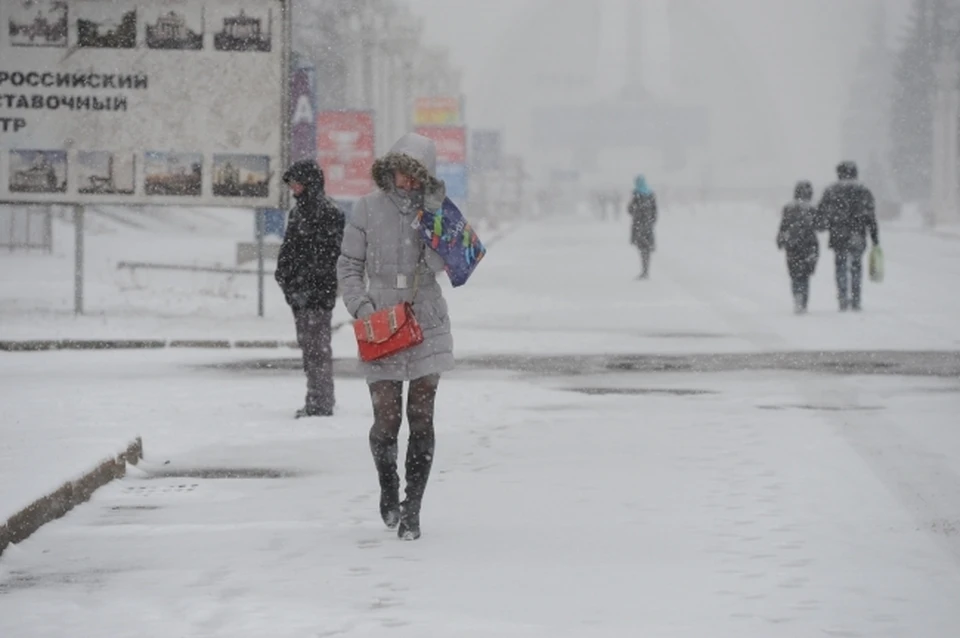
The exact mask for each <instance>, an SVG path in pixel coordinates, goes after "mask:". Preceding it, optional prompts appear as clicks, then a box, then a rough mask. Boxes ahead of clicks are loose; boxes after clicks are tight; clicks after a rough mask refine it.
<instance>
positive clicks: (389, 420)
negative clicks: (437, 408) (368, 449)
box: [370, 375, 440, 441]
mask: <svg viewBox="0 0 960 638" xmlns="http://www.w3.org/2000/svg"><path fill="white" fill-rule="evenodd" d="M439 383H440V375H430V376H426V377H420V378H419V379H414V380H413V381H411V382H410V388H409V390H408V391H407V422H408V423H409V424H410V436H415V435H416V436H429V435H433V410H434V402H435V399H436V397H437V386H438V385H439ZM370 398H371V399H372V401H373V427H372V428H370V438H371V439H381V440H388V441H389V440H393V441H396V439H397V437H398V436H399V435H400V426H401V425H402V424H403V382H402V381H375V382H374V383H371V384H370Z"/></svg>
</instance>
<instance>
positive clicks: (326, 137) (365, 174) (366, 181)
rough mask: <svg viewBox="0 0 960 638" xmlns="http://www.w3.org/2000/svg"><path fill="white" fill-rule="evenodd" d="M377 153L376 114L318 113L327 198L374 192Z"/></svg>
mask: <svg viewBox="0 0 960 638" xmlns="http://www.w3.org/2000/svg"><path fill="white" fill-rule="evenodd" d="M375 152H376V151H375V147H374V125H373V113H372V112H370V111H321V112H320V113H318V114H317V161H318V162H319V163H320V166H321V168H323V174H324V177H325V178H326V191H327V195H330V196H331V197H362V196H364V195H366V194H367V193H369V192H370V191H372V190H373V189H374V184H373V178H372V177H371V176H370V169H371V168H372V167H373V160H374V154H375Z"/></svg>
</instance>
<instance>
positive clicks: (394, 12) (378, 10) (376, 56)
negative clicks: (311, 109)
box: [294, 0, 461, 153]
mask: <svg viewBox="0 0 960 638" xmlns="http://www.w3.org/2000/svg"><path fill="white" fill-rule="evenodd" d="M422 33H423V25H422V21H421V19H420V18H418V17H417V16H415V15H414V14H413V13H412V11H411V10H410V8H409V7H408V6H407V4H406V3H405V2H403V0H351V1H350V2H346V1H344V0H298V1H297V2H296V3H295V5H294V50H295V51H297V52H298V53H300V54H301V55H303V57H305V58H307V59H309V60H310V61H312V62H313V64H314V65H315V67H316V83H317V108H318V109H319V110H331V109H364V110H371V111H373V112H374V114H375V118H376V140H377V152H378V153H383V152H385V151H386V150H387V148H389V146H390V144H392V142H393V141H394V140H396V139H397V138H398V137H399V136H400V135H402V134H403V133H405V132H406V131H408V130H409V129H410V124H411V121H412V107H413V101H414V98H416V97H418V96H433V95H450V96H460V94H461V74H460V72H459V71H458V70H457V69H455V68H454V67H453V65H452V63H451V61H450V58H449V52H448V51H446V50H445V49H442V48H436V47H428V46H427V45H426V44H425V43H424V42H423V39H422Z"/></svg>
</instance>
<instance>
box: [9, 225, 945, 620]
mask: <svg viewBox="0 0 960 638" xmlns="http://www.w3.org/2000/svg"><path fill="white" fill-rule="evenodd" d="M776 223H777V219H776V213H775V212H771V211H763V210H759V209H755V208H751V207H743V208H733V207H713V208H690V209H683V210H679V209H677V210H672V211H671V210H668V211H665V212H664V215H663V220H662V223H661V226H660V227H659V234H658V242H659V250H658V252H657V253H656V255H655V258H654V264H653V266H654V267H653V279H651V280H650V281H643V282H641V281H636V280H634V279H633V277H634V276H635V273H636V271H637V270H638V266H639V263H638V261H639V260H638V259H637V257H636V255H635V253H634V252H633V251H632V250H631V248H630V247H629V246H628V245H627V242H626V239H627V231H626V228H625V225H626V221H625V220H624V219H621V221H620V222H619V223H616V224H615V223H610V222H608V223H605V224H602V223H597V222H591V221H589V220H585V219H557V220H551V221H547V222H544V223H538V224H536V225H533V224H527V225H521V226H520V227H519V228H518V229H517V230H515V231H514V232H513V233H511V234H510V235H508V236H506V237H505V238H503V239H502V240H500V241H498V242H496V243H495V244H494V246H493V247H492V248H491V250H490V254H489V256H488V258H487V260H486V261H485V262H484V263H483V264H482V265H481V267H480V269H479V270H478V271H477V275H476V278H475V279H474V280H472V281H471V282H470V284H468V285H467V286H466V287H464V288H462V289H458V290H452V291H450V297H449V298H450V306H451V314H452V317H453V322H454V329H455V336H456V341H457V351H458V354H460V355H461V356H463V357H471V356H483V355H493V354H538V355H559V354H626V353H722V352H748V353H749V352H778V351H792V350H804V351H813V352H818V351H823V350H836V349H839V350H869V351H878V350H917V351H921V350H922V351H944V352H956V351H957V350H958V349H960V348H958V346H960V296H958V295H957V294H956V282H957V281H958V280H960V279H958V275H960V242H958V241H957V240H956V239H954V238H951V237H940V236H934V235H931V234H929V233H926V232H923V231H920V230H919V229H914V228H910V227H908V226H906V225H902V226H901V227H894V226H889V227H887V226H884V227H883V228H881V239H882V243H883V245H884V248H885V250H886V256H887V273H888V276H887V279H886V281H885V282H883V283H882V284H879V285H878V284H872V283H869V282H868V283H866V291H865V296H864V306H865V311H864V312H863V313H860V314H840V313H838V312H836V310H835V303H834V301H833V290H832V282H831V279H832V264H830V263H829V261H828V258H829V257H830V253H826V252H825V254H824V257H823V258H822V260H821V264H820V267H819V269H818V273H817V276H816V280H815V282H814V289H813V298H812V312H811V314H810V315H809V316H805V317H795V316H793V315H792V313H791V303H790V299H789V294H788V284H787V281H786V273H785V270H786V269H785V266H784V264H783V257H782V254H780V253H778V252H776V250H775V248H774V241H773V238H774V234H775V230H776ZM61 231H63V228H61ZM111 237H112V238H113V239H112V240H111V239H110V238H109V237H108V236H107V235H106V234H104V235H101V236H96V237H91V238H90V239H89V241H88V248H89V249H90V251H91V254H92V256H91V262H92V264H90V266H89V275H90V282H89V288H88V290H89V291H91V299H90V301H91V303H90V307H91V308H92V309H93V308H97V310H96V311H94V310H91V313H92V314H91V316H88V317H84V318H80V319H75V318H73V317H72V316H70V315H69V313H68V312H67V309H68V308H69V303H70V299H72V293H71V292H70V265H71V261H70V260H71V255H70V254H69V250H67V251H66V252H61V253H60V254H58V255H55V256H54V257H52V258H51V257H43V256H39V255H34V256H22V255H15V256H12V257H8V256H6V255H4V256H2V257H0V262H2V263H5V264H6V263H14V262H15V263H16V266H15V268H16V272H17V273H18V275H17V277H11V276H10V275H7V276H5V277H4V278H3V279H2V281H0V299H2V300H3V301H2V306H0V338H6V339H27V338H61V337H74V338H100V337H102V338H126V337H137V338H167V339H176V338H200V337H202V338H215V339H234V338H282V339H289V338H292V326H291V325H289V324H290V322H289V319H288V313H287V311H286V309H285V308H284V307H283V305H282V299H280V298H279V295H278V294H277V293H276V291H275V290H274V289H273V287H272V286H268V293H269V294H268V311H267V317H266V318H265V319H262V320H261V319H257V318H256V317H255V316H254V310H255V287H254V282H253V280H252V279H249V278H248V279H243V280H239V279H238V280H237V281H235V282H233V283H231V284H230V285H231V286H233V287H234V288H232V290H234V292H235V293H236V294H235V295H234V296H233V297H229V298H228V299H227V300H225V301H224V300H220V299H218V300H216V301H209V302H207V301H204V299H203V298H202V297H199V296H198V294H197V292H198V289H202V288H203V286H202V285H200V284H199V283H198V280H197V279H195V278H194V279H191V278H190V276H187V278H186V279H178V277H182V276H181V275H173V274H164V275H161V274H157V273H153V274H151V275H150V279H149V281H148V282H146V283H144V284H143V285H142V287H141V288H140V289H138V290H136V291H135V292H134V293H130V294H125V293H124V290H123V286H124V285H126V284H124V283H123V281H122V279H118V275H117V273H116V271H115V262H116V260H119V259H134V258H138V259H147V258H148V257H147V256H146V255H149V254H152V253H150V251H156V253H155V254H156V255H158V256H162V255H163V254H168V253H170V254H172V253H173V252H175V251H176V250H177V247H178V246H181V242H182V241H185V240H184V239H183V238H182V237H180V236H178V235H177V234H176V233H170V234H169V235H164V234H158V233H156V232H152V233H150V234H149V235H148V234H145V233H139V232H132V231H130V232H126V231H125V232H118V233H113V234H112V235H111ZM121 240H122V241H121ZM196 241H197V244H196V246H197V251H199V250H203V251H207V253H205V254H211V253H212V252H215V251H219V252H220V254H222V255H224V256H223V257H222V259H224V260H227V259H228V258H229V256H230V254H231V251H232V250H233V248H232V243H231V242H235V241H236V239H234V238H224V240H223V242H224V245H223V246H221V247H220V248H215V247H214V248H211V245H212V244H216V241H214V239H213V238H211V237H209V236H207V237H205V238H204V241H202V242H201V238H200V237H197V238H196ZM98 242H99V243H98ZM182 245H183V246H187V245H188V244H187V243H183V244H182ZM192 250H193V249H190V251H192ZM98 251H100V252H98ZM190 251H186V252H185V253H184V255H185V254H187V253H189V252H190ZM97 254H99V257H98V256H96V255H97ZM184 258H185V257H183V256H182V255H181V259H184ZM8 259H9V260H11V261H9V262H8V261H7V260H8ZM98 263H99V264H100V265H99V266H97V265H96V264H98ZM23 266H34V268H23ZM44 268H46V269H47V270H44ZM5 272H8V273H12V272H13V270H7V269H5ZM41 272H45V273H46V274H44V275H42V276H40V275H38V274H36V273H41ZM61 277H65V280H64V281H60V279H61ZM31 278H33V279H31ZM43 281H47V282H48V284H49V288H47V289H46V292H36V293H34V292H33V290H34V289H33V287H32V286H33V284H37V285H41V286H42V285H43V283H42V282H43ZM31 282H32V283H31ZM21 290H22V291H27V292H28V293H29V294H32V295H33V296H32V297H30V296H29V295H28V296H27V297H24V298H21V297H18V296H17V294H18V291H21ZM25 294H26V293H25ZM334 347H335V355H336V356H337V357H339V358H343V359H348V358H350V357H353V356H354V354H355V347H354V345H353V343H352V342H351V338H350V334H349V331H346V330H343V331H340V333H338V335H337V337H336V339H335V344H334ZM293 354H294V353H292V352H289V351H287V352H282V351H223V352H220V351H199V350H196V351H194V350H184V351H181V350H161V351H145V352H140V351H126V352H45V353H6V354H3V353H0V405H2V406H3V407H2V409H0V413H2V421H0V436H2V441H3V445H2V447H0V483H2V484H3V485H4V486H6V487H4V489H3V490H0V515H3V516H7V515H9V514H10V513H12V512H13V511H14V510H15V509H16V508H18V507H20V506H22V505H24V504H25V503H27V502H29V501H30V500H32V499H33V498H36V497H37V496H39V495H40V494H42V493H45V492H48V491H50V490H51V489H53V488H55V487H56V486H57V485H59V483H60V482H62V481H64V480H67V479H69V478H71V477H72V476H75V475H76V474H77V473H79V472H81V471H83V470H85V469H89V468H90V467H91V466H92V465H93V464H94V463H95V462H96V461H97V460H99V459H100V458H101V457H102V456H103V455H105V454H109V453H110V452H111V451H114V450H115V449H116V448H118V447H119V446H121V445H123V444H124V443H126V442H127V441H128V440H129V439H130V438H132V437H133V436H136V435H141V436H142V437H143V440H144V446H145V452H146V462H145V463H144V465H143V466H142V467H141V468H139V469H137V468H133V469H131V472H130V474H129V475H128V476H127V478H125V479H123V480H122V481H118V482H115V483H112V484H110V485H109V486H107V487H106V488H103V489H102V490H100V491H99V492H97V494H96V495H95V496H94V498H93V500H92V502H91V503H89V504H86V505H83V506H81V507H79V508H77V509H75V510H74V511H73V512H71V513H70V514H68V515H67V516H66V517H65V518H64V519H62V520H60V521H57V522H55V523H52V524H49V525H47V526H45V527H44V528H43V529H41V530H40V532H38V533H37V534H35V535H34V536H33V537H31V538H30V539H28V540H27V541H26V542H24V543H22V544H20V545H19V546H16V547H12V548H10V549H8V550H7V552H5V553H4V555H3V557H2V558H0V636H17V637H20V636H23V637H27V638H33V637H37V638H46V637H54V636H63V635H66V634H71V635H114V636H137V637H138V638H143V637H144V636H158V637H160V636H164V637H166V636H190V637H193V636H230V637H231V638H234V637H238V638H239V637H244V638H245V637H251V638H253V637H259V636H265V635H269V636H277V637H287V636H289V637H291V638H292V637H300V636H304V637H307V636H309V637H316V636H339V635H343V636H380V635H395V636H418V637H420V636H438V637H440V636H451V635H457V636H490V635H507V636H531V637H533V636H536V637H540V636H634V635H645V636H646V635H649V636H684V637H686V636H691V637H694V636H696V637H700V636H704V635H710V636H737V637H742V636H751V637H752V636H757V637H770V636H778V637H779V636H790V637H793V636H863V637H867V636H869V637H871V638H872V637H875V636H911V637H923V638H926V637H932V638H940V637H945V636H952V635H954V634H955V633H956V631H957V627H958V626H960V609H958V608H957V606H956V604H955V601H956V600H957V599H958V596H960V534H958V530H960V487H958V486H960V476H958V470H957V468H958V467H960V429H958V428H957V414H960V382H958V380H957V379H948V378H927V377H894V376H878V375H872V376H869V377H866V376H840V375H823V374H815V373H812V372H796V371H794V372H786V371H782V372H777V371H767V372H762V373H761V372H744V371H740V372H736V371H734V372H726V373H716V374H697V373H687V372H674V373H663V372H658V373H645V374H639V373H634V374H625V373H610V374H603V375H577V376H574V377H556V376H551V377H547V378H543V377H538V376H536V375H534V374H523V375H518V374H513V373H508V372H506V371H486V372H480V371H477V370H472V369H467V368H464V369H462V370H460V371H458V372H455V373H453V374H451V375H449V376H448V378H446V379H445V380H444V381H443V383H442V386H441V391H440V394H439V398H438V414H437V423H438V428H439V437H440V438H439V442H438V450H437V461H436V465H435V474H434V479H433V480H432V482H431V484H430V487H429V489H428V493H427V499H426V502H425V505H424V513H423V525H424V536H423V538H422V539H421V540H420V541H418V542H417V543H401V542H399V541H397V540H396V538H395V537H394V536H393V535H392V534H391V533H390V532H387V531H386V530H383V529H382V526H381V524H380V523H379V519H378V515H377V512H376V497H377V486H376V480H375V475H374V472H373V467H372V462H371V461H370V459H369V452H368V450H367V443H366V432H367V428H368V427H369V423H370V418H371V417H370V407H369V397H368V395H367V390H366V387H365V386H364V384H363V383H362V381H360V380H357V379H353V378H341V379H339V380H338V385H337V391H338V413H337V415H336V416H335V417H334V418H332V419H329V420H312V421H308V422H304V421H293V420H292V419H291V418H290V416H291V412H292V410H293V409H294V408H296V407H297V405H298V404H299V402H300V401H301V400H302V392H303V382H302V379H301V377H300V375H298V374H296V373H295V372H284V371H282V370H280V371H278V370H261V371H253V370H246V371H243V370H236V369H233V368H224V367H212V364H217V363H235V362H243V361H247V360H251V359H258V358H268V357H277V356H285V357H290V356H293ZM166 461H169V464H165V462H166ZM203 468H206V469H210V468H220V469H224V468H225V469H235V470H251V469H259V470H271V471H273V473H272V474H271V476H273V478H246V479H224V478H216V479H211V478H197V477H196V476H193V475H192V472H191V470H196V469H203ZM38 470H39V471H38ZM158 473H160V474H161V475H162V474H164V473H165V474H167V475H169V476H159V477H158V476H157V474H158ZM268 474H270V473H269V472H268Z"/></svg>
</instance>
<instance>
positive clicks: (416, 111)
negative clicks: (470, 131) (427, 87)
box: [413, 97, 463, 126]
mask: <svg viewBox="0 0 960 638" xmlns="http://www.w3.org/2000/svg"><path fill="white" fill-rule="evenodd" d="M462 116H463V115H462V113H461V107H460V98H459V97H418V98H416V99H415V100H414V102H413V124H414V126H453V125H456V124H460V121H461V118H462Z"/></svg>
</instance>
